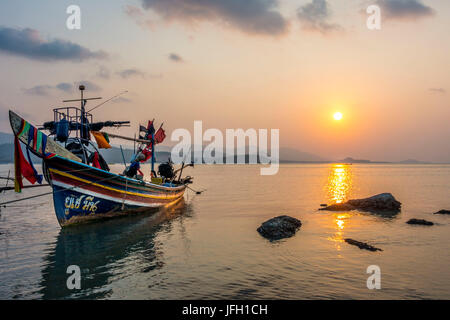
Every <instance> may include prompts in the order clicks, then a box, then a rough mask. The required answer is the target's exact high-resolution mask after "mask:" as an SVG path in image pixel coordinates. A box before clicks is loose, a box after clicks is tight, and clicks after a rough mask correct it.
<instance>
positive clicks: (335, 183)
mask: <svg viewBox="0 0 450 320" xmlns="http://www.w3.org/2000/svg"><path fill="white" fill-rule="evenodd" d="M351 169H352V168H351V165H345V164H333V165H332V167H331V171H330V174H329V176H328V183H327V191H328V201H329V203H330V204H334V203H342V202H345V201H346V200H348V197H349V196H350V194H351V191H352V185H353V173H352V170H351ZM351 216H352V214H351V213H349V212H345V213H344V212H338V213H334V214H333V216H332V217H333V220H332V221H333V224H334V226H335V227H334V228H335V229H336V232H335V234H334V236H333V237H332V238H330V240H332V241H334V242H335V243H336V249H337V250H338V251H340V250H341V242H343V241H344V229H345V227H346V224H347V223H348V222H347V220H348V219H349V218H351Z"/></svg>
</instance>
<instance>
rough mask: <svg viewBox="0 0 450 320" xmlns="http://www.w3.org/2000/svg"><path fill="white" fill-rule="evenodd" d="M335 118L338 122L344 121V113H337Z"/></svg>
mask: <svg viewBox="0 0 450 320" xmlns="http://www.w3.org/2000/svg"><path fill="white" fill-rule="evenodd" d="M333 118H334V120H337V121H339V120H341V119H342V113H340V112H336V113H335V114H334V115H333Z"/></svg>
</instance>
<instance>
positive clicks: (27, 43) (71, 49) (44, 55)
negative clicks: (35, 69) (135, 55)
mask: <svg viewBox="0 0 450 320" xmlns="http://www.w3.org/2000/svg"><path fill="white" fill-rule="evenodd" d="M0 51H3V52H5V53H8V54H13V55H18V56H22V57H25V58H29V59H35V60H41V61H55V60H56V61H58V60H60V61H83V60H87V59H104V58H106V57H107V56H108V55H107V54H106V53H105V52H104V51H95V52H94V51H91V50H89V49H87V48H85V47H82V46H80V45H78V44H76V43H73V42H70V41H65V40H60V39H55V40H51V41H49V40H45V39H42V37H41V36H40V34H39V32H38V31H37V30H34V29H29V28H26V29H13V28H7V27H0Z"/></svg>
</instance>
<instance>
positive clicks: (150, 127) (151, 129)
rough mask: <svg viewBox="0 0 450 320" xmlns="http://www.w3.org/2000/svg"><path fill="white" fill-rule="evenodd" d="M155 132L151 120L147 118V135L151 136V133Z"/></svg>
mask: <svg viewBox="0 0 450 320" xmlns="http://www.w3.org/2000/svg"><path fill="white" fill-rule="evenodd" d="M154 133H155V127H154V126H153V121H150V120H148V125H147V136H148V137H151V136H152V134H154Z"/></svg>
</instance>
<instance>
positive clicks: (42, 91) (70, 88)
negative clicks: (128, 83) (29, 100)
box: [23, 81, 101, 97]
mask: <svg viewBox="0 0 450 320" xmlns="http://www.w3.org/2000/svg"><path fill="white" fill-rule="evenodd" d="M80 84H83V85H84V86H85V87H86V90H89V91H100V90H101V88H100V87H99V86H98V85H96V84H95V83H93V82H91V81H79V82H75V83H74V84H71V83H67V82H61V83H58V84H57V85H54V86H52V85H46V84H44V85H36V86H34V87H31V88H26V89H23V92H24V93H25V94H28V95H34V96H42V97H46V96H50V95H52V94H53V93H57V92H58V91H59V92H61V91H62V92H65V93H73V92H74V90H75V88H76V89H78V86H79V85H80Z"/></svg>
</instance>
